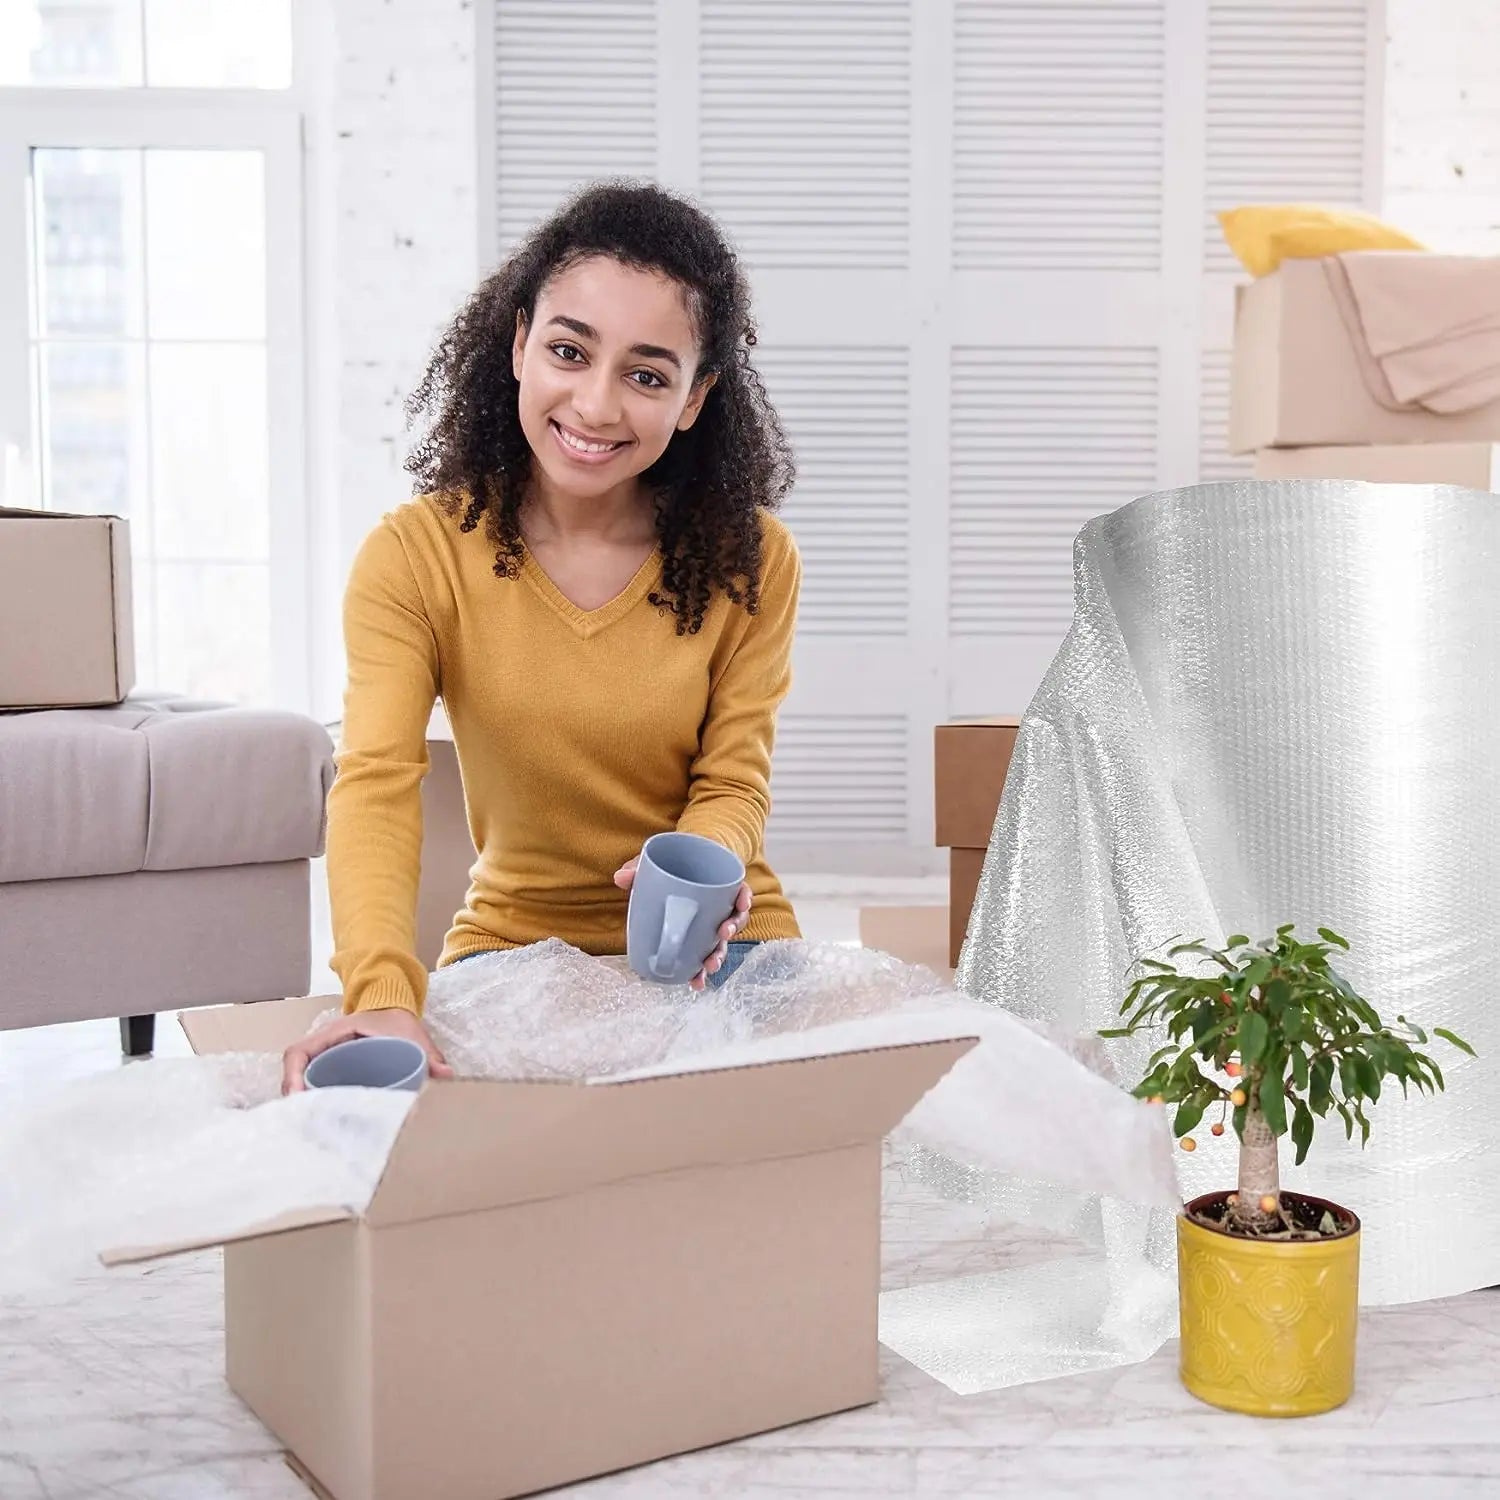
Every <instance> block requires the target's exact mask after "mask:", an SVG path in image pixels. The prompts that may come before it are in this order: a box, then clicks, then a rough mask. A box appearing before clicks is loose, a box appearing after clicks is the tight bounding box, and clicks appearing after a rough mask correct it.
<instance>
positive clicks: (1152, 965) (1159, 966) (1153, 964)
mask: <svg viewBox="0 0 1500 1500" xmlns="http://www.w3.org/2000/svg"><path fill="white" fill-rule="evenodd" d="M1136 962H1137V963H1138V964H1139V965H1140V966H1141V967H1142V968H1143V969H1155V970H1157V972H1158V973H1162V974H1175V973H1176V972H1177V970H1176V969H1174V968H1173V967H1172V965H1171V964H1164V963H1163V962H1162V961H1161V960H1160V959H1159V958H1138V959H1136Z"/></svg>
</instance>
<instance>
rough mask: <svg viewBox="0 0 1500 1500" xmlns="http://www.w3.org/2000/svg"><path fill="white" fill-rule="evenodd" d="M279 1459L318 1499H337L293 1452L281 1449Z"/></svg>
mask: <svg viewBox="0 0 1500 1500" xmlns="http://www.w3.org/2000/svg"><path fill="white" fill-rule="evenodd" d="M281 1459H282V1462H283V1463H284V1464H285V1465H286V1466H287V1468H289V1469H290V1470H291V1471H292V1473H293V1474H295V1475H296V1476H297V1478H298V1479H300V1480H301V1481H302V1482H303V1484H305V1485H306V1486H307V1487H308V1489H309V1490H311V1491H312V1493H313V1494H314V1495H316V1496H317V1497H318V1500H338V1496H337V1495H335V1494H334V1493H333V1491H332V1490H329V1489H325V1488H324V1487H323V1486H322V1485H321V1484H319V1483H318V1479H317V1476H316V1475H315V1474H314V1473H313V1471H312V1470H311V1469H309V1468H308V1467H307V1465H306V1464H304V1463H303V1462H302V1461H301V1459H299V1458H298V1457H297V1455H296V1454H295V1453H291V1452H289V1451H287V1450H285V1449H283V1450H282V1454H281Z"/></svg>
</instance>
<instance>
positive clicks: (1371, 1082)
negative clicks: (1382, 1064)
mask: <svg viewBox="0 0 1500 1500" xmlns="http://www.w3.org/2000/svg"><path fill="white" fill-rule="evenodd" d="M1354 1066H1355V1067H1356V1068H1358V1069H1359V1082H1360V1087H1361V1088H1362V1089H1363V1090H1364V1094H1365V1097H1366V1098H1367V1099H1369V1100H1370V1101H1371V1102H1372V1103H1373V1102H1374V1101H1375V1100H1377V1099H1379V1098H1380V1069H1379V1068H1377V1067H1376V1066H1375V1064H1374V1063H1373V1062H1371V1061H1370V1059H1369V1058H1368V1057H1366V1056H1365V1055H1364V1054H1363V1053H1357V1054H1356V1055H1355V1059H1354Z"/></svg>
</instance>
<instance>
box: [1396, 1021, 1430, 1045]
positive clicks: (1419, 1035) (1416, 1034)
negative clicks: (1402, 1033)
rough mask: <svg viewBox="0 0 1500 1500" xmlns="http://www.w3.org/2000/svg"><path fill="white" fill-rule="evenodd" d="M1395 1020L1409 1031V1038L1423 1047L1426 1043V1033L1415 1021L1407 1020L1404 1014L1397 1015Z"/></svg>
mask: <svg viewBox="0 0 1500 1500" xmlns="http://www.w3.org/2000/svg"><path fill="white" fill-rule="evenodd" d="M1396 1020H1397V1021H1398V1022H1399V1023H1400V1024H1401V1025H1402V1026H1404V1027H1406V1029H1407V1030H1408V1031H1409V1032H1410V1033H1411V1038H1412V1040H1413V1041H1414V1042H1418V1043H1420V1044H1421V1045H1422V1046H1424V1047H1425V1046H1426V1045H1427V1033H1426V1032H1425V1031H1423V1030H1422V1028H1421V1027H1420V1026H1418V1025H1417V1024H1416V1022H1414V1021H1408V1020H1407V1019H1406V1017H1405V1016H1397V1017H1396Z"/></svg>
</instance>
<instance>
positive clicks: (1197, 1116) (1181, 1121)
mask: <svg viewBox="0 0 1500 1500" xmlns="http://www.w3.org/2000/svg"><path fill="white" fill-rule="evenodd" d="M1202 1118H1203V1106H1202V1105H1201V1104H1184V1105H1183V1106H1182V1108H1181V1109H1179V1110H1178V1111H1177V1114H1176V1115H1175V1116H1174V1117H1173V1120H1172V1134H1173V1135H1175V1136H1178V1137H1181V1136H1184V1135H1186V1134H1187V1133H1188V1131H1190V1130H1191V1129H1192V1128H1193V1126H1194V1125H1196V1124H1197V1123H1198V1121H1199V1120H1201V1119H1202Z"/></svg>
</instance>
